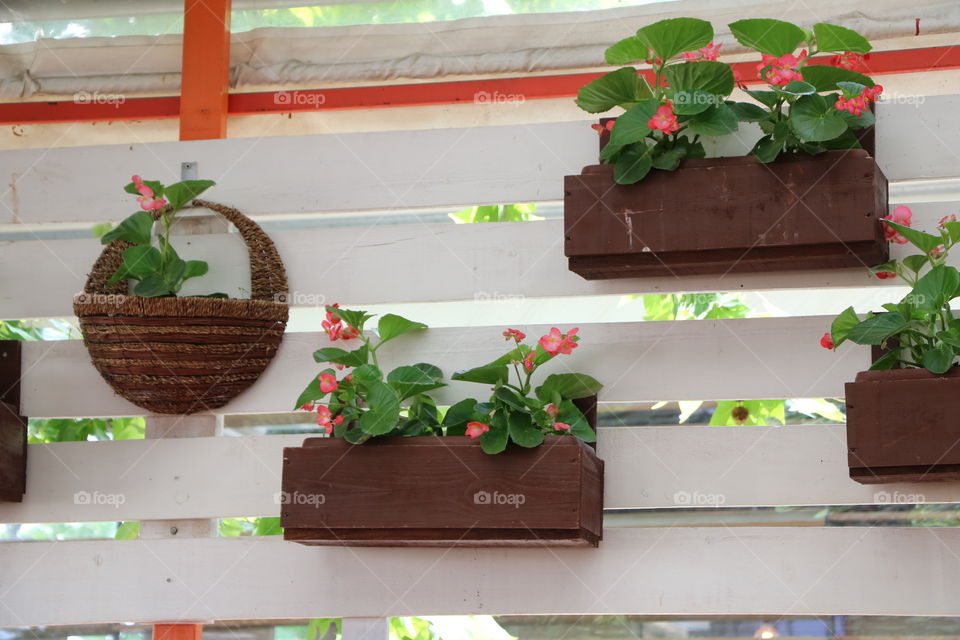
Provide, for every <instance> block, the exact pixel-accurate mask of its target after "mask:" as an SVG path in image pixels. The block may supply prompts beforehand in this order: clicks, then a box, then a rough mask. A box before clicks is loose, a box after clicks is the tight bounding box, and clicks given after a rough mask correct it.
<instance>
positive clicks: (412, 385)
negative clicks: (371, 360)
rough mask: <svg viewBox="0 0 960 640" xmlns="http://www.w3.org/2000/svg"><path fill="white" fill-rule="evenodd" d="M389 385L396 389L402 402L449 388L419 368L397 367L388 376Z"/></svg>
mask: <svg viewBox="0 0 960 640" xmlns="http://www.w3.org/2000/svg"><path fill="white" fill-rule="evenodd" d="M428 366H432V365H428ZM387 384H389V385H390V386H391V387H393V388H394V390H395V391H396V392H397V395H398V396H400V399H401V400H406V399H407V398H409V397H410V396H413V395H416V394H418V393H426V392H427V391H433V390H434V389H439V388H440V387H445V386H447V385H446V384H444V383H442V382H438V381H437V379H436V378H434V377H432V376H431V375H430V374H429V373H427V372H426V371H425V370H424V369H422V368H420V367H418V366H403V367H397V368H396V369H394V370H393V371H391V372H390V373H388V374H387Z"/></svg>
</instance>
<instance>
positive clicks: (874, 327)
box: [847, 312, 909, 344]
mask: <svg viewBox="0 0 960 640" xmlns="http://www.w3.org/2000/svg"><path fill="white" fill-rule="evenodd" d="M907 326H909V322H908V321H907V319H906V318H904V317H903V316H902V315H900V314H899V313H897V312H888V313H880V314H877V315H875V316H871V317H869V318H867V319H866V320H864V321H863V322H861V323H860V324H858V325H856V326H854V327H851V328H850V330H849V331H848V332H847V339H848V340H850V341H852V342H856V343H857V344H880V343H882V342H883V341H884V340H886V339H887V338H889V337H890V336H892V335H894V334H897V333H899V332H901V331H903V330H904V329H906V328H907Z"/></svg>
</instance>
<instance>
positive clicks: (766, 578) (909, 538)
mask: <svg viewBox="0 0 960 640" xmlns="http://www.w3.org/2000/svg"><path fill="white" fill-rule="evenodd" d="M604 536H605V537H604V540H603V542H601V544H600V548H599V549H575V550H574V549H537V548H524V549H481V550H476V549H454V550H447V549H362V548H357V549H344V548H331V547H315V548H311V547H305V546H301V545H297V544H294V543H288V542H283V541H282V540H280V539H279V538H272V539H257V538H232V539H231V538H220V539H212V540H203V539H200V540H151V541H119V542H114V541H110V542H50V543H48V542H36V543H30V544H0V566H3V567H4V571H3V572H2V573H0V593H4V594H5V595H4V605H5V606H2V607H0V626H27V625H39V624H43V625H57V624H68V623H70V624H80V623H92V622H115V621H117V620H124V621H133V622H137V621H152V620H190V619H201V620H211V619H219V620H230V619H238V618H242V619H281V618H287V619H299V618H314V617H340V616H346V617H382V616H407V615H443V614H450V615H457V614H553V615H556V614H589V615H604V614H607V615H609V614H635V615H691V614H701V615H703V614H706V615H709V614H722V615H767V616H781V615H818V616H819V615H845V614H856V615H888V616H889V615H912V616H954V615H958V614H960V600H958V599H957V597H956V593H957V590H958V589H960V530H956V529H916V528H887V527H883V528H859V527H841V528H810V527H802V528H788V527H771V528H752V527H751V528H733V529H731V528H683V529H667V528H661V529H634V530H631V529H620V530H607V531H606V532H605V534H604Z"/></svg>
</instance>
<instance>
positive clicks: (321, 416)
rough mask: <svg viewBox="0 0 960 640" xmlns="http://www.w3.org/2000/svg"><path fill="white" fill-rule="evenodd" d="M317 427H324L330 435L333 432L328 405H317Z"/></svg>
mask: <svg viewBox="0 0 960 640" xmlns="http://www.w3.org/2000/svg"><path fill="white" fill-rule="evenodd" d="M317 425H318V426H321V427H323V428H324V429H325V430H326V432H327V433H328V434H329V433H331V432H333V423H332V422H331V421H330V409H329V408H328V407H327V406H326V405H322V404H321V405H317Z"/></svg>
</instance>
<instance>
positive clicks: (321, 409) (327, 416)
mask: <svg viewBox="0 0 960 640" xmlns="http://www.w3.org/2000/svg"><path fill="white" fill-rule="evenodd" d="M300 408H301V409H303V410H304V411H316V412H317V424H318V425H319V426H321V427H323V430H324V431H325V432H326V434H327V435H330V434H332V433H333V428H334V427H336V426H339V425H341V424H343V416H337V417H335V418H334V417H333V414H331V413H330V408H329V407H328V406H327V405H325V404H317V403H314V402H308V403H306V404H305V405H303V406H302V407H300Z"/></svg>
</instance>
